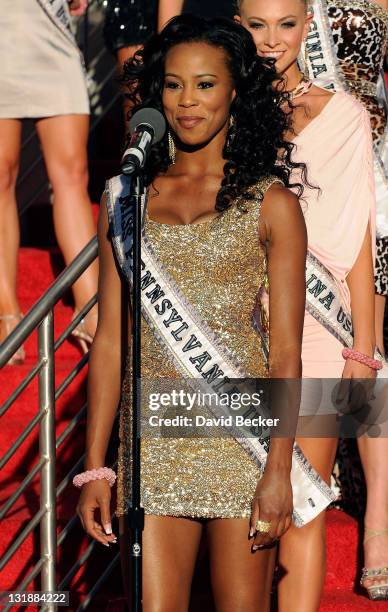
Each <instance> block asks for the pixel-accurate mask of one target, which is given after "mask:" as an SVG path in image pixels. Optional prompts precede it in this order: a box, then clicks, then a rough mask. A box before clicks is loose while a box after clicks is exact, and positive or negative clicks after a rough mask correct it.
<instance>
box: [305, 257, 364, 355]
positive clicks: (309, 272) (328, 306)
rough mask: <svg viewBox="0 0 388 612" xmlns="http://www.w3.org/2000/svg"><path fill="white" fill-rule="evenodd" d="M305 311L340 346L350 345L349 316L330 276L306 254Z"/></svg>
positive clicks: (351, 327) (316, 260) (336, 286)
mask: <svg viewBox="0 0 388 612" xmlns="http://www.w3.org/2000/svg"><path fill="white" fill-rule="evenodd" d="M306 310H307V311H308V312H309V313H310V314H311V315H312V316H313V317H314V319H316V320H317V321H319V322H320V323H321V324H322V325H323V326H324V327H325V328H326V329H327V330H328V331H329V332H330V333H331V334H333V336H335V338H337V340H339V341H340V342H341V343H342V344H343V345H344V346H347V347H352V346H353V326H352V317H351V315H350V314H349V313H348V312H347V309H346V308H345V306H344V305H343V301H342V299H341V294H340V291H339V288H338V285H337V282H336V280H335V278H334V276H333V275H332V274H331V273H330V272H329V270H328V269H327V268H326V267H325V266H324V265H323V264H322V263H321V262H320V261H319V260H318V259H317V258H316V257H315V256H314V255H313V254H312V253H311V252H310V251H308V252H307V259H306Z"/></svg>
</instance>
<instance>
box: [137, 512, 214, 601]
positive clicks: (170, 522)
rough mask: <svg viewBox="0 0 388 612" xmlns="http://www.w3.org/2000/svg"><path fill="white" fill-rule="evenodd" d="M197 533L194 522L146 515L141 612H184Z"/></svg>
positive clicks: (196, 545) (197, 529) (196, 544)
mask: <svg viewBox="0 0 388 612" xmlns="http://www.w3.org/2000/svg"><path fill="white" fill-rule="evenodd" d="M201 534H202V525H201V523H199V522H198V521H194V520H190V519H184V518H174V517H169V516H167V517H164V516H146V519H145V529H144V535H143V612H187V610H188V608H189V601H190V589H191V582H192V578H193V573H194V568H195V562H196V558H197V554H198V548H199V543H200V541H201Z"/></svg>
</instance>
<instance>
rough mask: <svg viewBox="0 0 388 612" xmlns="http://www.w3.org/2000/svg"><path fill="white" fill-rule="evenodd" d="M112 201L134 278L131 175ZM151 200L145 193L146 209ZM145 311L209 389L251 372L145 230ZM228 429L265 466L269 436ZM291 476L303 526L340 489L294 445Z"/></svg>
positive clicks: (185, 368)
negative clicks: (189, 295) (189, 298)
mask: <svg viewBox="0 0 388 612" xmlns="http://www.w3.org/2000/svg"><path fill="white" fill-rule="evenodd" d="M106 193H107V206H108V214H109V222H110V235H111V239H112V244H113V247H114V251H115V254H116V257H117V260H118V262H119V264H120V266H121V269H122V271H123V273H124V274H125V276H126V278H127V279H128V281H129V282H130V283H131V282H132V246H133V244H132V243H133V241H132V225H133V208H132V207H133V199H132V198H131V193H130V180H129V179H128V178H126V177H123V176H119V177H115V178H113V179H111V180H110V181H109V182H108V184H107V190H106ZM145 206H146V201H145V198H144V202H143V212H144V211H145ZM141 247H142V257H141V258H142V314H143V316H144V318H145V319H146V320H147V322H148V324H149V325H150V327H151V329H152V330H153V332H154V334H155V336H156V337H157V339H158V341H159V342H160V343H161V344H162V346H164V347H165V348H166V350H167V351H168V354H169V356H170V357H172V359H173V361H174V364H175V366H176V368H177V370H178V371H179V372H180V373H181V374H182V376H183V377H184V378H185V379H186V380H188V382H189V381H190V379H192V380H193V381H195V385H196V388H198V385H199V386H200V388H201V390H203V391H204V393H209V392H212V393H214V392H216V393H217V392H219V390H220V388H221V387H222V386H224V385H225V384H227V383H228V381H230V380H233V379H241V378H246V373H244V371H243V370H242V368H241V367H240V366H239V365H238V364H236V363H235V362H234V357H233V355H232V354H231V353H230V352H229V351H227V350H226V349H225V347H224V346H223V345H222V343H221V342H220V340H219V339H218V338H217V337H216V335H215V334H214V332H213V331H212V330H211V329H210V328H209V327H208V325H207V324H206V322H204V321H203V320H202V319H201V316H200V315H199V314H198V312H197V311H196V310H195V308H194V307H193V306H192V305H191V304H189V303H188V301H187V299H186V298H185V296H184V295H183V294H182V292H181V291H180V289H179V288H178V287H177V286H176V284H175V282H174V281H173V279H171V278H170V276H169V274H168V273H167V271H166V270H165V269H164V268H163V265H162V264H161V263H160V261H159V260H158V259H157V257H156V256H155V254H154V253H153V250H152V246H151V245H150V243H149V241H148V240H147V237H146V235H145V233H144V232H143V236H142V245H141ZM210 409H211V410H212V411H217V416H218V417H219V416H224V415H225V413H224V412H223V411H224V410H225V408H223V407H222V406H213V405H212V406H211V407H210ZM231 429H232V430H233V431H231V430H230V429H229V428H228V430H229V431H230V432H231V433H232V435H233V436H234V437H235V439H236V441H237V442H238V443H239V444H240V445H241V446H242V447H243V448H244V450H245V451H246V452H247V453H248V455H249V456H250V457H251V458H252V459H253V460H254V461H255V462H256V463H257V465H259V467H260V469H261V470H263V469H264V466H265V462H266V457H267V452H268V440H265V439H260V438H259V437H258V436H256V437H253V436H244V437H241V432H240V435H239V431H238V430H236V429H235V428H233V427H232V428H231ZM291 480H292V486H293V497H294V515H293V519H294V522H295V524H296V525H297V526H302V525H304V524H306V523H308V522H309V521H311V520H312V519H313V518H314V517H316V516H317V515H318V514H319V513H320V512H321V511H322V510H324V509H325V508H326V507H327V506H328V505H329V504H330V503H331V502H332V501H333V500H334V499H335V495H334V493H333V492H332V491H331V489H330V488H329V487H328V486H327V484H326V483H324V482H323V481H322V479H321V478H320V477H319V475H318V474H317V472H316V471H315V470H314V469H313V468H312V466H310V465H309V463H308V461H307V460H306V458H305V457H304V456H303V454H302V452H301V451H300V449H299V447H298V446H297V445H295V448H294V454H293V462H292V472H291Z"/></svg>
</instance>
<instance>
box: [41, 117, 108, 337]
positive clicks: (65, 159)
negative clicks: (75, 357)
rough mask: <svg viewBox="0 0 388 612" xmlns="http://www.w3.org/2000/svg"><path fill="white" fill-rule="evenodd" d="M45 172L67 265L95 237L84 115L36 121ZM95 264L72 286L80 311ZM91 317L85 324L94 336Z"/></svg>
mask: <svg viewBox="0 0 388 612" xmlns="http://www.w3.org/2000/svg"><path fill="white" fill-rule="evenodd" d="M36 128H37V132H38V135H39V138H40V141H41V143H42V149H43V154H44V158H45V162H46V167H47V172H48V175H49V178H50V182H51V184H52V187H53V191H54V226H55V231H56V236H57V240H58V244H59V246H60V248H61V251H62V253H63V256H64V259H65V262H66V264H69V263H70V262H71V261H73V259H74V258H75V257H76V255H78V253H79V252H80V251H81V250H82V249H83V248H84V246H85V245H86V244H87V243H88V242H89V241H90V240H91V238H92V237H93V236H94V235H95V234H96V228H95V224H94V221H93V215H92V208H91V204H90V200H89V195H88V190H87V186H88V169H87V149H86V145H87V138H88V129H89V118H88V116H87V115H65V116H59V117H49V118H47V119H40V120H39V121H37V124H36ZM97 277H98V264H97V262H94V263H93V264H92V266H91V267H90V268H89V269H88V270H86V272H84V274H83V275H82V277H81V278H80V279H79V280H78V281H77V282H76V283H75V285H74V300H75V305H76V308H77V309H80V308H81V307H82V306H84V305H85V304H86V302H88V301H89V300H90V298H91V297H92V296H93V295H94V294H95V293H96V291H97ZM96 323H97V321H96V319H95V317H90V318H89V319H87V321H86V326H87V331H88V332H89V333H90V335H91V336H93V335H94V332H95V328H96Z"/></svg>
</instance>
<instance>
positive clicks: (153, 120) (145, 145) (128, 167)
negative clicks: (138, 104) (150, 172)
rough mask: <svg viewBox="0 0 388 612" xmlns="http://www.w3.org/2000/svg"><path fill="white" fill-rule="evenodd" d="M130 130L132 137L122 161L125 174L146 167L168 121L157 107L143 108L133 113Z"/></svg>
mask: <svg viewBox="0 0 388 612" xmlns="http://www.w3.org/2000/svg"><path fill="white" fill-rule="evenodd" d="M129 130H130V132H131V134H132V137H131V140H130V143H129V145H128V147H127V149H126V151H125V153H124V155H123V158H122V161H121V170H122V172H123V174H134V173H137V172H139V170H141V169H142V168H144V165H145V162H146V159H147V155H148V154H149V152H150V149H151V147H152V145H153V144H155V143H157V142H159V141H160V140H162V138H163V136H164V133H165V131H166V121H165V119H164V117H163V115H162V113H160V112H159V111H158V110H156V109H155V108H142V109H141V110H139V111H137V113H135V114H134V115H133V117H132V119H131V121H130V122H129Z"/></svg>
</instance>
